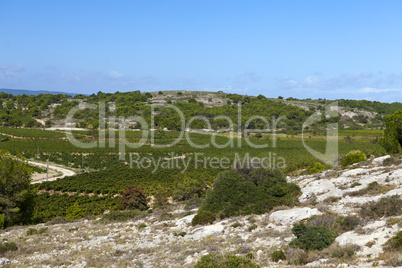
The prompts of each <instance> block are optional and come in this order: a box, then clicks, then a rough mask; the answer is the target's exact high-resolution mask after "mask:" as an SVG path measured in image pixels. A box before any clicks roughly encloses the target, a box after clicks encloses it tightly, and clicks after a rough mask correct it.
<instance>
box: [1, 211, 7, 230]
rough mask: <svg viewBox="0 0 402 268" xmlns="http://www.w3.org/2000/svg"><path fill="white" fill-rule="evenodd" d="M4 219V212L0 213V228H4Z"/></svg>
mask: <svg viewBox="0 0 402 268" xmlns="http://www.w3.org/2000/svg"><path fill="white" fill-rule="evenodd" d="M5 221H6V217H5V216H4V214H0V229H3V228H4V223H5Z"/></svg>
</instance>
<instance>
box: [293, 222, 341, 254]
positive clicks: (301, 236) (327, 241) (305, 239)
mask: <svg viewBox="0 0 402 268" xmlns="http://www.w3.org/2000/svg"><path fill="white" fill-rule="evenodd" d="M292 233H293V234H294V235H295V236H296V239H294V240H292V241H291V242H290V244H289V246H290V247H296V248H300V249H304V250H308V251H310V250H322V249H324V248H326V247H328V246H329V245H331V244H332V242H334V241H335V238H336V237H337V236H338V234H337V233H336V232H333V231H330V230H329V229H328V228H326V227H324V226H306V225H305V224H304V223H303V222H302V223H299V224H294V225H293V228H292Z"/></svg>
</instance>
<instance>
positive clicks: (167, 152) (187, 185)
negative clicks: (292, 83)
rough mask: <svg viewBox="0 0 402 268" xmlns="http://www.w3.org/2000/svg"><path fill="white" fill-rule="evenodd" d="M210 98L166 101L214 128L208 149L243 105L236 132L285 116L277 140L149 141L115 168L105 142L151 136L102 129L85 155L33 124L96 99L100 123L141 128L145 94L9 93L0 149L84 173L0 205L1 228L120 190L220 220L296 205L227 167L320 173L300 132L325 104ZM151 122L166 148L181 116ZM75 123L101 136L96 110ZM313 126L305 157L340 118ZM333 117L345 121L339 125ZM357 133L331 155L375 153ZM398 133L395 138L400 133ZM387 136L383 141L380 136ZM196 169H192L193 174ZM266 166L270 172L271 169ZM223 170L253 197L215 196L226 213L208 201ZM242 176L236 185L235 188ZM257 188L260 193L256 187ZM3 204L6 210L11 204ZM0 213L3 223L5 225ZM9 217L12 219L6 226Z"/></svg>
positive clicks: (82, 208)
mask: <svg viewBox="0 0 402 268" xmlns="http://www.w3.org/2000/svg"><path fill="white" fill-rule="evenodd" d="M161 93H162V94H161ZM161 93H159V92H158V93H155V94H153V95H154V96H155V97H157V96H158V95H159V96H160V97H163V95H164V94H163V92H161ZM217 94H218V95H217V96H219V97H220V98H222V99H223V101H222V105H221V106H212V107H210V106H208V105H207V103H205V105H204V104H203V103H200V102H197V101H196V100H197V99H200V96H199V95H197V93H194V92H192V93H188V92H186V91H178V92H177V96H173V97H171V99H172V100H173V103H174V105H175V106H176V107H177V108H179V109H180V110H181V111H182V112H183V114H184V117H185V119H186V120H189V119H190V118H191V117H192V116H203V117H205V118H207V119H209V120H210V121H211V123H212V125H211V128H212V129H215V130H221V131H222V133H219V134H217V135H214V136H213V138H214V140H215V141H216V143H217V144H220V145H224V144H230V139H229V134H228V132H227V131H228V130H230V129H231V128H233V129H234V130H235V131H237V127H238V126H237V124H238V121H237V113H238V107H237V104H242V107H241V115H242V117H241V122H240V124H241V127H240V129H241V130H244V126H245V123H246V122H247V120H248V119H250V118H251V117H252V116H254V115H256V114H255V113H256V111H258V115H260V116H263V117H265V118H267V119H268V121H269V123H270V125H271V126H272V121H271V119H272V117H279V116H283V117H284V119H283V120H281V121H280V122H278V125H277V128H280V129H281V132H282V133H280V134H279V135H278V136H277V139H276V145H275V146H274V140H275V139H274V136H273V134H272V133H271V132H269V131H262V130H261V129H263V128H265V122H263V121H262V120H259V119H256V120H252V121H250V124H249V126H248V128H249V129H257V130H256V131H254V132H251V133H250V141H251V142H252V143H254V144H256V145H263V144H267V145H268V148H265V149H258V148H254V147H253V146H251V145H249V144H247V142H246V140H245V139H244V138H238V137H234V138H233V146H227V147H225V148H222V149H219V150H217V149H216V147H215V146H213V145H212V142H211V140H212V137H211V135H210V134H197V133H189V134H188V135H189V137H190V138H191V141H192V142H194V143H195V144H198V145H201V144H207V145H208V147H206V148H202V149H199V148H194V147H193V146H191V145H190V144H189V143H188V142H187V141H186V140H185V139H182V140H181V141H179V142H178V143H177V144H176V145H175V146H173V147H169V148H162V149H159V148H155V147H154V146H152V145H151V144H150V143H151V140H150V139H149V138H148V139H147V141H146V144H145V145H144V146H142V147H140V148H136V149H132V148H128V147H127V148H126V149H127V150H126V153H125V161H120V160H119V148H118V146H115V147H112V146H109V142H112V141H113V136H114V137H115V142H116V143H117V144H118V143H119V142H121V141H122V140H123V139H127V141H128V142H130V143H136V142H139V140H140V139H141V134H142V133H145V134H148V136H150V134H151V132H150V131H147V130H144V131H143V132H142V131H126V132H125V133H124V134H125V137H123V136H122V137H120V136H119V133H118V131H115V130H109V129H108V130H107V131H104V134H105V137H106V138H105V146H104V147H102V146H97V147H96V148H92V149H85V148H78V147H75V146H73V145H72V144H71V143H70V142H69V141H68V140H67V139H66V135H65V132H63V131H49V130H43V129H41V128H42V127H43V126H42V125H41V124H40V123H38V121H37V119H41V120H43V121H45V122H46V125H47V126H51V125H52V124H53V123H56V124H60V122H62V121H61V120H62V119H64V118H65V116H66V115H67V113H68V112H69V111H70V109H71V108H72V107H75V106H77V105H79V104H80V105H82V104H84V103H83V102H85V103H88V104H98V103H99V101H102V102H105V103H106V106H105V113H106V117H108V116H111V115H114V116H125V117H128V116H132V115H139V116H142V117H143V118H144V119H145V120H146V121H147V122H148V124H149V123H150V116H151V108H150V106H149V105H148V102H149V101H151V98H152V97H153V96H152V94H150V93H141V92H139V91H135V92H127V93H119V92H116V93H114V94H112V93H102V92H98V93H97V94H92V95H90V96H84V95H77V96H75V97H71V96H68V95H62V94H58V95H51V94H45V95H43V94H40V95H38V96H28V95H21V96H13V95H11V94H6V93H0V101H2V103H3V106H2V107H0V150H7V151H9V152H10V153H11V155H17V154H21V155H22V156H23V157H25V158H27V159H35V160H37V161H41V162H43V163H45V162H46V161H47V160H48V159H49V161H50V162H53V163H55V164H62V165H65V166H67V167H71V168H76V169H80V170H81V168H82V167H81V163H82V160H84V168H83V171H84V172H83V173H82V174H78V175H76V176H73V177H67V178H63V179H62V180H57V181H52V182H46V183H43V184H41V185H39V186H38V187H39V188H40V190H42V191H45V193H44V194H42V193H41V194H39V195H38V196H37V197H35V198H34V194H33V192H34V190H33V189H29V190H28V192H29V194H28V195H27V196H25V197H27V199H26V202H22V201H18V202H17V201H15V203H16V205H15V207H14V208H12V207H13V206H14V205H12V206H9V205H7V206H6V205H1V210H0V226H3V227H7V226H10V225H12V224H17V223H18V224H24V223H29V222H32V221H34V222H42V221H48V220H51V219H53V218H55V217H57V216H59V217H66V218H69V219H77V218H80V217H84V216H86V215H99V214H101V213H103V212H104V211H106V210H116V209H121V208H122V204H119V198H112V196H113V195H115V194H121V193H122V192H123V191H124V190H125V189H126V187H127V185H134V186H139V187H141V188H142V189H143V190H144V195H146V196H148V195H153V196H155V198H156V202H157V204H159V205H161V206H163V203H164V202H163V200H166V197H167V196H173V198H174V199H175V200H178V201H188V202H194V200H201V199H202V198H205V197H207V199H206V200H205V201H204V203H203V206H204V207H208V206H210V209H205V210H207V211H211V212H212V213H214V214H216V215H217V216H219V217H226V215H238V214H244V213H262V212H264V211H268V210H270V209H271V208H272V207H273V206H276V205H277V204H282V202H285V203H286V204H288V205H290V206H292V205H294V204H295V202H296V201H295V200H296V198H295V197H294V195H296V192H297V191H296V190H295V189H291V188H292V187H293V186H289V185H286V184H283V181H281V179H278V181H276V182H272V185H271V182H265V180H261V182H257V183H256V182H254V181H253V180H254V179H255V178H252V176H251V175H250V174H241V173H239V174H235V173H233V171H230V170H229V169H230V167H231V166H232V165H233V163H234V162H235V160H236V154H237V157H240V158H242V159H243V157H246V156H249V158H253V157H257V158H264V157H268V153H267V152H269V157H270V156H275V161H277V160H278V159H279V158H283V159H284V160H285V164H286V165H283V166H279V168H281V169H282V172H284V173H285V174H293V172H294V173H297V172H298V170H301V169H304V170H307V172H308V173H316V172H321V171H323V170H324V169H325V168H327V167H326V166H324V167H323V164H322V163H319V162H317V159H315V158H314V157H313V156H312V155H310V154H309V153H308V152H307V150H306V149H305V147H304V145H303V143H302V142H301V137H300V136H298V134H299V133H300V131H301V126H302V124H303V122H304V121H305V120H306V118H307V117H309V116H310V115H312V114H313V113H314V111H315V110H320V111H322V110H323V109H324V107H323V106H321V107H320V106H317V105H316V104H319V105H325V104H327V103H329V101H327V100H317V101H312V100H309V102H311V104H312V105H309V107H310V109H309V110H308V111H305V110H303V109H300V108H298V107H295V106H292V105H288V104H289V103H290V102H294V101H299V100H297V99H294V98H289V99H288V100H286V101H285V100H276V99H275V100H274V99H269V98H266V97H264V96H262V95H260V96H258V97H250V96H241V95H237V94H224V93H223V92H220V93H217ZM212 99H213V98H211V100H209V102H212ZM226 101H228V103H226ZM343 101H344V100H343ZM170 103H172V101H170ZM343 104H345V105H346V106H347V105H350V106H351V107H352V106H353V107H355V108H358V109H369V110H371V111H375V112H379V113H380V114H381V115H379V116H376V117H375V118H366V117H364V116H357V117H356V118H354V119H353V120H355V121H357V122H363V121H366V120H367V123H366V124H367V125H369V124H370V128H371V126H374V125H375V124H377V125H375V126H380V125H381V124H382V122H383V121H382V116H383V115H386V114H392V113H393V112H395V109H396V108H397V107H399V106H398V105H395V104H381V103H376V102H373V103H372V102H365V101H356V102H354V101H352V102H351V101H348V100H347V101H344V102H343ZM341 105H342V102H341ZM112 106H115V110H113V109H112V108H111V107H112ZM155 115H156V117H155V126H156V128H157V130H156V131H155V132H154V134H155V143H157V144H167V143H170V142H172V141H174V140H175V139H176V138H178V137H179V135H180V132H178V131H174V130H180V128H181V125H180V120H179V116H178V114H177V113H176V111H174V110H173V109H170V108H167V106H163V105H162V106H160V107H157V108H155ZM217 115H227V116H228V117H229V118H230V119H231V120H232V121H233V122H235V125H233V126H231V125H230V124H229V123H228V122H227V120H223V119H222V120H213V118H214V117H215V116H217ZM390 118H394V117H390ZM395 118H396V117H395ZM395 118H394V119H395ZM73 119H74V123H76V124H77V126H79V127H85V128H90V130H89V131H88V130H85V131H73V136H74V137H75V138H76V139H77V140H78V141H79V142H82V143H89V142H99V139H98V138H99V137H100V136H101V134H103V133H99V132H98V128H99V126H100V125H101V124H102V122H100V121H99V111H98V110H97V109H89V108H84V109H81V110H79V111H78V112H77V113H76V114H75V115H74V118H73ZM320 119H321V121H319V122H317V123H315V124H313V125H311V126H309V128H308V129H305V134H307V135H309V139H306V140H305V142H306V144H307V145H308V146H309V147H311V148H312V149H314V150H316V151H319V152H325V148H326V140H325V139H324V138H323V135H325V132H326V125H327V124H328V123H331V122H336V121H337V120H339V119H340V118H339V115H338V116H336V117H335V118H328V119H327V118H325V116H322V117H321V118H320ZM341 119H342V120H343V119H344V118H341ZM394 119H393V120H394ZM342 120H341V121H342ZM353 120H352V121H353ZM395 120H396V119H395ZM39 121H40V120H39ZM344 123H345V124H346V123H350V122H343V121H342V122H341V127H342V125H344ZM373 124H374V125H373ZM116 125H118V123H117V122H116V123H115V125H110V126H109V122H106V127H107V128H108V127H116ZM141 127H142V126H141ZM165 127H166V128H168V129H169V131H163V130H162V129H163V128H165ZM190 127H191V128H194V129H196V128H197V129H199V128H205V127H206V125H205V122H204V121H203V120H194V121H193V122H192V124H191V126H190ZM387 127H388V125H387ZM129 128H140V126H137V125H130V126H129ZM357 128H360V129H357ZM361 128H363V127H362V126H359V125H358V124H355V125H354V127H353V129H351V128H349V129H341V130H340V132H339V135H340V136H342V137H343V136H348V137H351V139H352V140H353V143H348V142H347V141H345V140H344V139H343V138H342V139H339V153H340V154H341V155H345V154H347V153H348V152H350V151H353V150H360V151H361V152H362V153H363V154H365V155H371V154H374V155H381V154H383V151H382V149H381V147H380V146H379V144H377V143H375V141H377V140H378V139H379V138H380V136H381V135H382V130H380V129H361ZM373 128H374V127H373ZM172 130H173V131H172ZM394 130H395V129H394ZM394 130H392V131H394ZM392 131H390V132H389V133H391V132H392ZM394 132H395V131H394ZM394 132H392V133H394ZM396 132H398V128H397V129H396ZM388 136H389V135H388ZM388 136H387V135H386V138H387V137H388ZM391 136H392V135H391ZM392 137H394V136H392ZM239 143H241V146H237V144H239ZM131 153H134V154H133V155H132V159H133V161H132V163H131V165H132V166H133V167H132V168H131V167H130V154H131ZM196 154H202V157H203V158H204V157H205V158H208V159H212V158H219V159H222V158H227V159H229V162H230V164H229V165H228V167H227V168H221V167H219V166H218V167H217V168H215V167H211V166H210V165H209V164H206V165H204V164H205V163H206V162H204V160H201V161H199V162H197V161H196V159H195V155H196ZM83 156H84V157H83ZM146 157H148V158H149V159H150V161H151V162H152V159H158V158H162V159H169V158H175V157H176V158H177V157H184V158H183V161H185V162H186V163H188V168H187V169H186V171H185V172H183V167H176V166H173V163H176V162H174V161H176V160H174V161H173V160H172V161H171V162H170V163H171V166H172V168H168V169H163V168H158V169H155V170H154V169H153V167H151V168H148V169H144V168H140V167H137V164H136V163H137V162H136V161H137V160H136V159H139V160H138V161H140V159H142V158H146ZM180 159H181V158H180ZM199 160H200V159H199ZM179 161H181V160H179ZM270 161H272V163H273V161H274V159H270ZM345 161H346V160H345ZM348 161H349V160H348ZM353 161H354V160H351V162H353ZM143 163H145V162H143ZM180 163H181V162H180ZM276 163H277V162H276ZM197 164H198V167H195V166H196V165H197ZM3 167H6V166H4V165H2V166H1V167H0V168H3ZM272 167H273V168H276V166H272ZM5 170H7V171H8V170H9V169H8V168H5ZM32 171H36V172H43V170H42V169H40V168H36V167H32V168H31V170H30V171H28V172H32ZM221 172H226V173H227V174H229V175H220V176H219V179H218V181H219V180H222V181H225V180H226V179H227V180H228V181H231V180H229V179H228V178H226V179H222V178H221V177H225V176H232V175H233V178H232V180H233V182H235V183H234V185H233V187H234V188H236V187H237V188H241V187H243V186H244V187H245V188H247V189H248V190H252V192H253V193H254V194H255V196H252V198H251V195H248V194H241V193H240V194H239V195H238V196H236V198H239V199H238V201H233V202H232V200H231V199H230V198H229V196H228V195H227V194H225V193H224V190H222V194H223V197H224V198H226V199H225V200H223V201H222V203H225V204H226V205H228V206H227V207H224V206H221V205H218V203H219V202H215V201H213V203H214V205H212V203H209V202H210V201H211V200H212V199H214V198H213V196H214V194H213V192H214V191H215V190H216V189H215V188H216V186H217V185H218V186H219V183H218V181H216V182H215V180H216V178H217V177H218V174H219V173H221ZM240 177H242V178H243V179H242V180H243V181H242V180H241V178H240ZM257 180H258V179H257ZM214 183H215V184H214ZM211 186H214V187H213V190H210V191H209V192H210V193H209V194H208V195H207V194H206V192H207V189H209V188H211ZM264 187H265V188H266V189H264ZM271 187H272V188H271ZM275 187H278V189H280V190H279V191H278V192H277V193H276V195H281V194H284V196H275V195H272V196H268V195H269V194H266V195H267V196H265V193H267V192H270V193H274V192H276V190H277V189H276V188H275ZM288 187H290V188H288ZM218 189H219V187H218ZM265 190H267V191H265ZM46 191H60V192H61V193H68V195H60V194H52V195H50V194H48V193H46ZM219 191H220V190H219ZM219 191H217V192H219ZM80 194H91V196H88V195H83V196H80ZM92 194H94V196H92ZM13 196H14V195H13ZM15 196H17V195H15ZM18 196H19V197H18V198H20V195H18ZM28 196H29V198H28ZM13 198H14V197H13ZM34 200H35V201H36V206H35V209H33V204H34V202H33V201H34ZM263 200H265V201H263ZM10 202H11V203H13V202H14V201H10ZM21 202H22V203H24V204H22V203H21ZM197 202H199V201H197ZM211 202H212V201H211ZM17 203H18V204H17ZM142 203H143V202H142ZM226 205H225V206H226ZM5 207H10V208H12V209H15V210H14V212H15V213H14V212H13V213H11V214H12V215H11V214H10V213H6V212H5V211H6V210H7V209H6V210H4V211H3V209H5ZM17 208H18V209H17ZM12 209H11V210H12ZM17 210H18V212H17ZM30 212H31V213H30ZM201 212H202V210H201ZM32 213H33V217H32ZM1 215H4V221H3V220H2V217H3V216H1ZM10 216H12V217H11V218H13V219H12V220H11V219H10Z"/></svg>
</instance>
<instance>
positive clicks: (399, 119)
mask: <svg viewBox="0 0 402 268" xmlns="http://www.w3.org/2000/svg"><path fill="white" fill-rule="evenodd" d="M385 123H386V125H387V127H386V129H385V131H384V138H383V139H382V140H381V145H382V146H383V147H384V149H385V150H386V151H387V152H388V153H390V154H396V153H400V152H402V110H400V111H397V112H395V113H394V114H393V115H391V116H387V117H386V118H385Z"/></svg>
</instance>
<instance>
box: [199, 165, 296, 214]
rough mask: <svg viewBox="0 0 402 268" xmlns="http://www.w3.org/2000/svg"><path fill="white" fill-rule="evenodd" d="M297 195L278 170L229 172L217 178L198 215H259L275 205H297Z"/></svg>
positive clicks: (293, 186)
mask: <svg viewBox="0 0 402 268" xmlns="http://www.w3.org/2000/svg"><path fill="white" fill-rule="evenodd" d="M300 193H301V192H300V188H299V187H298V186H297V185H296V184H294V183H287V181H286V179H285V178H284V176H283V175H282V173H281V172H280V171H279V170H263V169H254V170H241V171H235V170H231V171H226V172H223V173H221V174H220V175H219V176H218V178H217V179H216V181H215V183H214V185H213V188H212V189H211V190H208V191H207V195H206V198H205V200H204V201H203V203H202V205H201V207H200V209H199V212H202V211H211V212H213V213H218V214H219V216H220V218H226V217H230V216H237V215H248V214H253V213H254V214H262V213H265V212H267V211H270V210H271V209H273V208H274V207H276V206H280V205H286V206H290V207H292V206H294V205H296V204H298V199H297V198H298V196H299V195H300Z"/></svg>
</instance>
